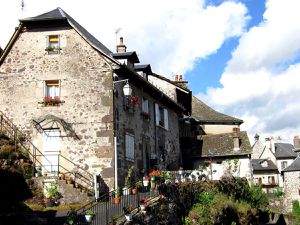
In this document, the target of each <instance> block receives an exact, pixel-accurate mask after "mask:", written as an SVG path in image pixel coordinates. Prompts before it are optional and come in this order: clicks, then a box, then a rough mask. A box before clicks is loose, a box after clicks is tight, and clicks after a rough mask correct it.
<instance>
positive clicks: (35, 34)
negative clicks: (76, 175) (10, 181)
mask: <svg viewBox="0 0 300 225" xmlns="http://www.w3.org/2000/svg"><path fill="white" fill-rule="evenodd" d="M48 35H59V36H60V47H61V51H60V53H59V54H48V53H47V52H46V51H45V48H46V46H47V41H46V40H47V37H48ZM112 66H113V64H112V63H109V64H108V60H107V59H104V57H103V56H102V55H100V54H99V53H98V52H97V51H95V50H94V49H93V48H92V47H91V46H90V45H89V44H88V43H87V42H86V41H85V40H84V39H83V38H82V37H81V36H80V35H79V34H78V33H77V32H76V31H75V30H73V29H71V28H59V29H54V28H53V29H52V30H46V29H43V30H42V29H34V30H28V31H25V32H22V33H21V34H20V36H19V37H18V39H17V40H16V42H15V43H14V45H13V47H12V49H11V51H10V53H9V54H8V55H7V57H6V59H5V61H4V63H3V64H2V65H1V67H0V86H1V89H0V102H1V105H0V110H1V111H3V112H4V113H5V114H6V115H7V116H8V117H9V118H10V119H12V120H13V122H14V124H15V125H17V126H18V127H19V128H20V129H21V130H22V131H24V132H26V133H27V134H28V136H30V137H31V139H32V141H33V143H34V144H35V145H36V146H37V147H38V148H39V149H40V150H41V151H42V147H43V135H42V134H40V133H39V132H38V131H37V130H36V129H35V128H34V126H33V124H32V120H33V119H37V118H41V117H43V116H45V115H54V116H57V117H59V118H62V119H63V120H64V121H66V122H67V123H69V124H70V125H71V126H72V129H73V130H74V131H75V133H76V135H77V136H78V139H77V138H73V137H64V138H60V140H59V141H60V152H61V154H62V155H63V156H65V157H67V158H69V159H70V160H71V161H72V162H74V163H76V164H78V165H80V166H82V167H83V168H85V169H87V170H88V171H89V172H91V173H93V174H101V175H102V177H103V178H104V180H105V181H106V182H107V183H108V184H109V186H113V182H114V179H113V176H112V175H113V168H114V163H113V123H112V121H113V92H112V69H114V68H115V66H113V67H112ZM45 80H59V81H60V90H61V100H63V101H64V103H62V104H61V105H59V106H44V105H43V104H39V102H41V101H42V100H43V97H44V89H45V87H44V83H45Z"/></svg>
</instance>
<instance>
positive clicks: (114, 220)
mask: <svg viewBox="0 0 300 225" xmlns="http://www.w3.org/2000/svg"><path fill="white" fill-rule="evenodd" d="M119 217H120V216H119V215H115V216H113V217H112V218H111V220H110V222H109V223H108V225H116V224H117V221H118V219H119Z"/></svg>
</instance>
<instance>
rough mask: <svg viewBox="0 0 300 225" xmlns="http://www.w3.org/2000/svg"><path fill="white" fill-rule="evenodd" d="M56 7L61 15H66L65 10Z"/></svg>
mask: <svg viewBox="0 0 300 225" xmlns="http://www.w3.org/2000/svg"><path fill="white" fill-rule="evenodd" d="M57 9H58V11H59V12H60V14H61V15H62V16H63V17H66V14H65V11H64V10H63V9H62V8H60V7H57Z"/></svg>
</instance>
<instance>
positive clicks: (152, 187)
mask: <svg viewBox="0 0 300 225" xmlns="http://www.w3.org/2000/svg"><path fill="white" fill-rule="evenodd" d="M154 188H155V182H154V181H152V180H151V189H154Z"/></svg>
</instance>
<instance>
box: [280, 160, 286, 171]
mask: <svg viewBox="0 0 300 225" xmlns="http://www.w3.org/2000/svg"><path fill="white" fill-rule="evenodd" d="M286 166H287V161H282V162H281V170H283V169H285V168H286Z"/></svg>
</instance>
